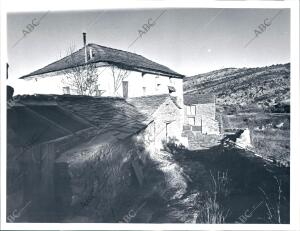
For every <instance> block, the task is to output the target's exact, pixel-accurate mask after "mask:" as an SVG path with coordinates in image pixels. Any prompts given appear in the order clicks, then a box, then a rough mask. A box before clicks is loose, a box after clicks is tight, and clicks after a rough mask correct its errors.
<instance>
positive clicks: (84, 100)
mask: <svg viewBox="0 0 300 231" xmlns="http://www.w3.org/2000/svg"><path fill="white" fill-rule="evenodd" d="M14 99H15V100H16V101H17V102H19V103H21V104H23V105H26V106H27V107H33V106H34V105H39V106H38V107H41V105H48V109H49V110H50V111H51V109H50V108H49V107H50V106H49V105H51V103H50V102H52V103H53V102H55V103H57V106H58V107H60V108H62V109H64V110H65V111H67V112H69V113H70V114H69V116H70V117H72V115H76V116H77V117H79V118H81V119H83V120H84V121H86V122H87V123H90V124H91V125H93V126H96V127H98V129H99V134H100V133H105V132H108V131H113V132H114V135H115V136H116V137H117V138H120V139H123V138H126V137H128V136H130V135H132V134H134V133H137V132H139V131H140V130H142V129H143V128H144V127H146V126H147V123H148V121H146V120H147V118H146V117H145V116H144V115H143V114H141V113H140V112H138V110H137V109H136V108H135V107H134V106H132V105H130V104H129V103H127V102H126V101H125V100H124V99H123V98H117V97H92V96H79V95H22V96H16V97H15V98H14ZM39 113H40V112H39ZM53 114H55V113H48V114H47V113H44V114H43V116H45V117H47V118H48V117H49V116H50V115H53ZM49 119H51V118H49ZM60 123H61V124H68V118H67V117H66V118H64V119H63V121H60Z"/></svg>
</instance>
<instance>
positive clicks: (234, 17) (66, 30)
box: [7, 8, 290, 80]
mask: <svg viewBox="0 0 300 231" xmlns="http://www.w3.org/2000/svg"><path fill="white" fill-rule="evenodd" d="M159 16H160V17H159ZM274 16H276V17H275V18H274V19H273V21H272V22H271V23H270V20H271V18H272V17H274ZM41 17H43V18H42V20H41V21H40V22H39V25H38V26H36V27H34V29H33V30H32V31H31V32H30V33H28V34H26V36H25V37H23V33H24V30H27V32H28V31H29V30H28V29H26V26H27V24H29V23H32V22H33V23H35V24H37V20H39V19H40V18H41ZM157 17H159V18H158V19H157ZM149 19H150V20H149ZM156 19H157V20H156ZM154 20H156V22H155V24H154V25H153V26H151V27H150V29H149V30H148V32H146V33H144V34H143V35H142V36H141V37H138V36H139V30H142V29H143V24H147V22H148V21H149V22H150V23H152V22H153V21H154ZM264 22H266V23H267V24H268V25H269V26H267V27H266V30H265V31H263V32H262V33H260V34H259V35H258V36H257V37H255V29H257V30H260V29H258V26H259V25H260V24H263V23H264ZM7 23H8V62H9V65H10V71H9V79H10V80H15V79H17V78H18V77H20V76H22V75H25V74H28V73H30V72H32V71H34V70H36V69H39V68H41V67H43V66H45V65H47V64H49V63H51V62H53V61H56V60H58V59H59V58H60V57H63V56H64V55H65V54H66V53H67V50H68V48H69V47H70V46H72V45H74V46H76V48H77V49H79V48H81V47H82V46H83V42H82V32H84V31H85V32H87V42H88V43H97V44H99V45H104V46H108V47H112V48H117V49H121V50H128V51H131V52H135V53H137V54H140V55H143V56H144V57H146V58H148V59H151V60H153V61H155V62H158V63H160V64H163V65H165V66H167V67H169V68H171V69H173V70H174V71H176V72H179V73H181V74H184V75H186V76H191V75H196V74H199V73H204V72H208V71H211V70H216V69H220V68H226V67H256V66H267V65H272V64H278V63H287V62H290V11H289V10H288V9H284V10H282V11H280V12H279V9H205V8H201V9H170V10H167V11H164V10H163V9H161V10H131V11H128V10H119V11H116V10H114V11H84V12H83V11H82V12H78V11H71V12H48V14H46V15H45V12H40V13H13V14H9V15H8V20H7ZM136 38H138V39H137V40H136ZM253 38H255V39H253ZM251 39H253V40H252V41H251V42H250V43H249V44H248V46H246V44H247V43H248V42H249V41H250V40H251ZM135 40H136V41H135ZM133 41H135V42H134V44H133V45H132V46H131V47H130V48H129V49H128V46H129V45H130V44H132V42H133ZM245 46H246V47H245Z"/></svg>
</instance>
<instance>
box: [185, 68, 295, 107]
mask: <svg viewBox="0 0 300 231" xmlns="http://www.w3.org/2000/svg"><path fill="white" fill-rule="evenodd" d="M183 89H184V94H200V95H202V94H215V95H216V97H217V105H219V107H220V108H222V109H225V110H226V108H227V109H228V108H231V109H232V108H235V109H237V108H238V109H241V110H248V111H251V110H264V111H268V112H288V111H289V99H290V64H289V63H287V64H277V65H272V66H268V67H259V68H225V69H220V70H216V71H212V72H208V73H205V74H199V75H196V76H192V77H186V78H184V82H183ZM199 97H201V96H199ZM220 108H219V109H220ZM250 108H251V109H250ZM222 109H221V110H222Z"/></svg>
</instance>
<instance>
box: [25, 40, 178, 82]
mask: <svg viewBox="0 0 300 231" xmlns="http://www.w3.org/2000/svg"><path fill="white" fill-rule="evenodd" d="M90 49H91V51H92V54H93V57H92V58H91V59H89V61H88V63H98V62H102V63H108V64H111V65H115V66H118V67H120V68H124V69H128V70H135V71H140V72H143V73H154V74H160V75H164V76H168V77H175V78H183V77H184V76H183V75H181V74H178V73H177V72H175V71H173V70H171V69H169V68H168V67H166V66H163V65H161V64H158V63H156V62H153V61H151V60H149V59H146V58H145V57H143V56H141V55H138V54H135V53H131V52H127V51H122V50H117V49H113V48H109V47H105V46H100V45H97V44H88V45H87V51H88V52H87V53H88V54H89V50H90ZM84 52H85V50H84V48H81V49H80V50H78V51H76V52H74V53H73V54H72V57H71V55H68V56H66V57H64V58H62V59H60V60H58V61H56V62H53V63H51V64H49V65H47V66H45V67H43V68H41V69H38V70H36V71H34V72H32V73H30V74H27V75H24V76H22V77H21V79H25V78H29V77H32V76H37V75H42V74H47V73H51V72H57V71H61V70H65V69H68V68H71V67H74V66H82V65H84V64H85V54H84ZM88 56H89V55H88Z"/></svg>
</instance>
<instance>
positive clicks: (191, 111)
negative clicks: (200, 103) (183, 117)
mask: <svg viewBox="0 0 300 231" xmlns="http://www.w3.org/2000/svg"><path fill="white" fill-rule="evenodd" d="M186 114H187V115H196V105H190V106H187V108H186Z"/></svg>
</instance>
